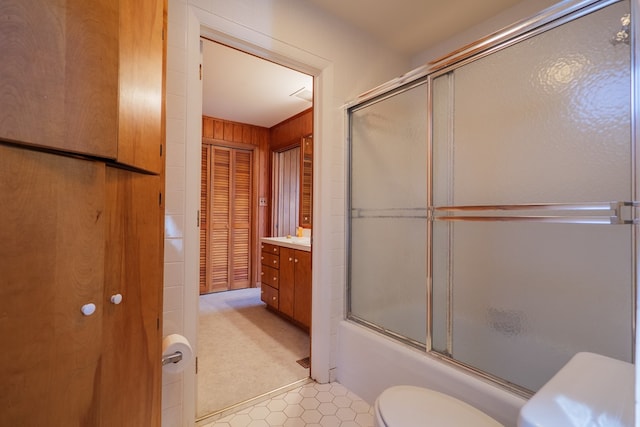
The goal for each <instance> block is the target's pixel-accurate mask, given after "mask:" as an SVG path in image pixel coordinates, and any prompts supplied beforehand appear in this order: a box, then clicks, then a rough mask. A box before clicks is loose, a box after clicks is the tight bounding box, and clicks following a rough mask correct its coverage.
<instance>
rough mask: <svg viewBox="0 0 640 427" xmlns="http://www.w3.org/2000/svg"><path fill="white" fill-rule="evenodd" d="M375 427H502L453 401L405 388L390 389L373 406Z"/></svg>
mask: <svg viewBox="0 0 640 427" xmlns="http://www.w3.org/2000/svg"><path fill="white" fill-rule="evenodd" d="M374 410H375V415H374V417H375V418H374V425H375V426H376V427H418V426H420V427H425V426H434V427H435V426H437V427H469V426H474V427H502V424H500V423H498V422H497V421H496V420H494V419H493V418H491V417H490V416H488V415H487V414H485V413H484V412H481V411H479V410H478V409H476V408H474V407H473V406H471V405H468V404H466V403H464V402H462V401H460V400H458V399H456V398H454V397H451V396H448V395H446V394H444V393H440V392H437V391H434V390H429V389H426V388H422V387H415V386H409V385H399V386H393V387H390V388H388V389H386V390H385V391H383V392H382V394H380V396H378V398H377V399H376V401H375V404H374Z"/></svg>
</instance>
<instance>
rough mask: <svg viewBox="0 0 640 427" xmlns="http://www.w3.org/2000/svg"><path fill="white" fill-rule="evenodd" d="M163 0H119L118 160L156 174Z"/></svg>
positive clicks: (159, 159) (159, 142)
mask: <svg viewBox="0 0 640 427" xmlns="http://www.w3.org/2000/svg"><path fill="white" fill-rule="evenodd" d="M165 1H166V0H144V1H141V0H120V34H119V36H120V39H119V42H120V43H119V60H120V69H119V70H120V72H119V94H118V95H119V99H118V100H119V103H118V106H119V115H118V125H119V132H118V155H117V157H118V162H119V163H122V164H126V165H129V166H134V167H137V168H140V169H144V170H147V171H151V172H155V173H159V172H160V171H161V168H162V157H161V149H162V147H161V145H162V143H163V138H162V132H163V126H162V105H163V88H164V77H163V72H162V70H163V58H164V40H163V31H164V28H165V22H164V20H165V16H164V12H165Z"/></svg>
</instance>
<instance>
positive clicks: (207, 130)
mask: <svg viewBox="0 0 640 427" xmlns="http://www.w3.org/2000/svg"><path fill="white" fill-rule="evenodd" d="M213 122H214V120H213V119H212V118H211V117H205V116H203V117H202V137H203V138H213Z"/></svg>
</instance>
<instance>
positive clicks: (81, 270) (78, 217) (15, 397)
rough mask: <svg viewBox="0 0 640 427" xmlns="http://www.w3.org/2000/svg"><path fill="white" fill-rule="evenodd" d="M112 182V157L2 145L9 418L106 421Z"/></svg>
mask: <svg viewBox="0 0 640 427" xmlns="http://www.w3.org/2000/svg"><path fill="white" fill-rule="evenodd" d="M104 180H105V166H104V164H101V163H98V162H93V161H85V160H77V159H71V158H68V157H62V156H57V155H52V154H46V153H41V152H36V151H31V150H24V149H19V148H16V147H9V146H4V145H0V200H2V203H0V223H1V224H3V225H2V227H0V241H1V242H2V245H0V272H2V273H1V274H0V313H2V314H1V316H0V336H2V337H3V339H4V340H5V346H4V348H3V349H2V351H0V382H2V385H3V389H4V392H3V393H0V408H2V410H0V425H3V426H18V425H26V424H29V425H51V424H52V423H53V424H55V425H60V426H80V425H99V423H98V421H99V390H98V387H97V386H96V385H97V383H96V381H97V380H99V379H100V362H99V359H100V355H101V344H102V328H103V323H102V322H103V307H104V304H102V295H103V285H102V283H103V276H104V254H105V246H104V234H105V232H104V225H105V206H104V203H105V193H104ZM88 303H93V304H95V305H96V311H95V313H93V314H92V315H90V316H84V315H83V314H82V313H81V307H82V306H83V305H84V304H88ZM118 392H121V391H120V390H119V391H118Z"/></svg>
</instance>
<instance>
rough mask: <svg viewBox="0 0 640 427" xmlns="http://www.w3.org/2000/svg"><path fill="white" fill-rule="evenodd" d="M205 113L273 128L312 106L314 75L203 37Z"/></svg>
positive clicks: (203, 97)
mask: <svg viewBox="0 0 640 427" xmlns="http://www.w3.org/2000/svg"><path fill="white" fill-rule="evenodd" d="M202 70H203V78H202V114H204V115H205V116H211V117H217V118H219V119H225V120H231V121H234V122H240V123H247V124H251V125H256V126H263V127H267V128H270V127H272V126H273V125H276V124H278V123H280V122H281V121H283V120H285V119H287V118H289V117H291V116H294V115H296V114H297V113H299V112H301V111H304V110H306V109H307V108H309V107H311V105H312V103H311V102H309V101H306V100H303V99H300V98H298V97H296V96H291V94H293V93H295V92H297V91H299V90H300V89H303V90H304V89H306V90H308V91H310V92H313V77H311V76H308V75H306V74H302V73H299V72H297V71H294V70H291V69H289V68H286V67H283V66H281V65H278V64H274V63H273V62H269V61H266V60H264V59H260V58H258V57H255V56H253V55H249V54H247V53H244V52H241V51H238V50H236V49H232V48H230V47H227V46H223V45H221V44H218V43H214V42H212V41H210V40H206V39H203V46H202Z"/></svg>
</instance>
